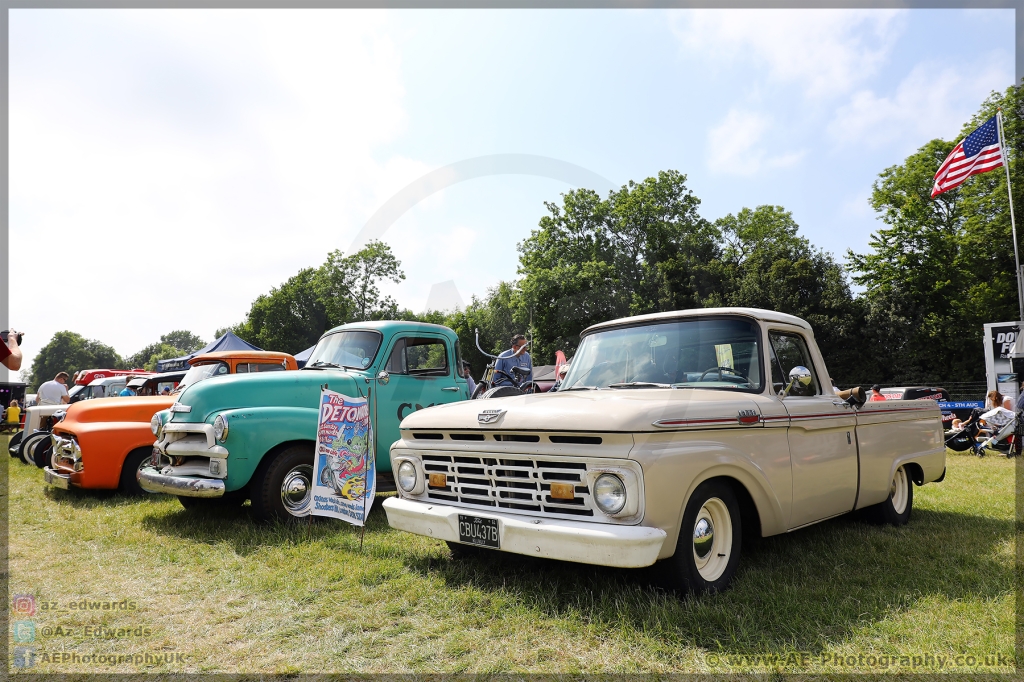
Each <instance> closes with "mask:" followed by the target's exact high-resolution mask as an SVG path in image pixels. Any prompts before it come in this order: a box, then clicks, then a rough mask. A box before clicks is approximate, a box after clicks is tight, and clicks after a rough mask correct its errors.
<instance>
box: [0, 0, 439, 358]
mask: <svg viewBox="0 0 1024 682" xmlns="http://www.w3.org/2000/svg"><path fill="white" fill-rule="evenodd" d="M387 29H388V26H387V15H386V13H383V12H378V11H368V12H356V11H347V10H346V11H341V10H337V11H326V12H316V13H313V12H306V11H295V12H291V11H280V10H273V11H267V10H257V11H231V12H230V13H229V12H220V11H212V10H204V11H197V12H191V11H181V10H175V11H173V12H172V11H133V12H104V11H95V10H94V11H67V10H61V11H56V12H49V13H47V12H35V11H16V12H14V13H12V20H11V26H10V32H11V36H12V46H11V63H10V140H11V145H10V228H11V229H10V249H11V251H10V256H11V257H10V264H11V275H10V277H11V282H12V285H13V291H14V293H13V295H12V296H11V314H10V317H11V322H12V324H13V325H15V326H16V328H18V329H25V330H27V331H29V335H27V336H26V348H25V350H26V354H27V355H28V356H31V355H33V354H34V353H35V352H36V351H38V349H39V347H40V346H41V345H42V344H43V343H45V342H46V341H47V340H48V339H49V338H50V337H51V336H52V334H53V333H54V332H56V331H59V330H62V329H72V330H75V331H78V332H80V333H82V334H83V335H85V336H87V337H90V338H96V339H100V340H102V341H104V342H106V343H110V344H112V345H114V346H115V348H116V349H117V350H118V351H119V352H121V353H122V354H127V353H131V352H134V351H136V350H138V349H139V348H141V347H142V346H144V345H145V344H147V343H151V342H152V341H153V340H155V339H156V337H157V336H158V335H159V334H160V333H164V332H167V331H170V330H171V329H181V328H187V329H191V330H192V331H194V332H196V333H198V334H200V335H201V336H202V337H203V338H205V339H207V340H209V339H210V338H212V335H213V331H214V330H215V329H216V328H217V327H220V326H224V325H227V324H231V323H234V322H237V321H239V320H241V319H242V317H243V316H244V314H245V313H246V312H247V311H248V308H249V304H250V303H251V302H252V300H253V299H254V298H255V297H256V296H257V295H259V294H261V293H265V292H266V291H267V290H269V289H270V287H272V286H275V285H277V284H280V283H281V282H282V281H284V280H285V279H287V278H288V277H290V276H292V275H293V274H295V272H296V271H297V270H298V269H299V268H300V267H305V266H312V265H318V264H319V263H321V262H322V261H323V258H324V256H325V255H326V253H327V252H328V251H330V250H331V249H334V248H345V247H346V246H347V245H348V243H349V241H350V240H351V238H352V236H354V234H355V233H356V232H357V231H358V229H359V228H360V227H361V226H362V223H363V221H365V220H366V218H367V217H369V215H370V214H371V213H372V212H373V210H375V209H376V207H377V206H378V205H379V203H380V202H381V201H383V200H384V199H386V198H387V197H388V196H390V195H391V194H392V193H394V192H395V191H397V190H398V189H400V188H401V187H402V186H404V184H406V183H408V182H410V181H412V180H413V179H415V178H416V177H418V176H420V175H422V174H423V173H424V172H425V171H426V170H429V168H428V167H427V166H426V164H423V163H421V162H418V161H416V160H413V159H408V158H404V157H401V156H397V155H395V156H391V157H388V156H386V155H382V154H381V153H380V150H381V148H382V146H383V145H386V144H388V143H390V142H392V141H393V140H395V139H396V137H397V136H399V135H400V134H401V133H402V132H403V131H404V129H405V126H406V118H407V115H406V112H405V109H404V106H403V98H404V89H403V84H402V76H401V62H400V56H399V52H398V49H397V47H396V46H395V45H394V44H393V43H392V41H391V39H390V38H389V37H388V35H387ZM54 269H56V271H55V270H54ZM28 292H31V293H30V294H28ZM29 359H31V358H29Z"/></svg>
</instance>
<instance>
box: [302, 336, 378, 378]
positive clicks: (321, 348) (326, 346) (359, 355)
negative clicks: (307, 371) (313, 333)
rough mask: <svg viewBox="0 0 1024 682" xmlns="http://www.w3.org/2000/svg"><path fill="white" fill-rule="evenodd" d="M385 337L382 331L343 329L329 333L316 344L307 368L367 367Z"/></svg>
mask: <svg viewBox="0 0 1024 682" xmlns="http://www.w3.org/2000/svg"><path fill="white" fill-rule="evenodd" d="M382 338H383V337H382V336H381V334H380V332H370V331H343V332H335V333H334V334H329V335H327V336H325V337H323V338H322V339H320V342H319V343H317V344H316V348H314V349H313V352H312V353H311V354H310V356H309V360H308V361H307V362H306V368H314V367H351V368H353V369H365V368H367V367H369V366H370V364H371V363H372V362H373V357H374V356H375V355H376V354H377V349H378V348H380V342H381V339H382Z"/></svg>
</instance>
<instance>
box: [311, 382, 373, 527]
mask: <svg viewBox="0 0 1024 682" xmlns="http://www.w3.org/2000/svg"><path fill="white" fill-rule="evenodd" d="M372 443H373V431H372V428H371V425H370V409H369V405H368V403H367V401H366V398H350V397H349V396H347V395H342V394H341V393H337V392H335V391H330V390H328V389H322V390H321V392H320V419H319V423H318V425H317V431H316V460H315V461H314V466H313V469H314V471H313V506H312V508H311V510H310V511H311V512H312V513H313V514H316V515H317V516H333V517H334V518H336V519H342V520H344V521H348V522H349V523H352V524H355V525H357V526H362V525H364V524H365V523H366V516H367V514H369V512H370V507H371V506H373V496H374V494H375V493H376V489H377V470H376V463H375V462H374V453H373V448H372Z"/></svg>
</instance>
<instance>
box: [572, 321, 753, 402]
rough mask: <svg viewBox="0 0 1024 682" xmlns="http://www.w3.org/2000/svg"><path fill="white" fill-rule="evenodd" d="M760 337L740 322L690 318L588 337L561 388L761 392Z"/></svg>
mask: <svg viewBox="0 0 1024 682" xmlns="http://www.w3.org/2000/svg"><path fill="white" fill-rule="evenodd" d="M761 357H762V354H761V350H760V333H759V331H758V327H757V325H756V324H755V323H754V322H751V321H748V320H744V319H707V318H704V319H694V320H679V321H673V322H666V323H662V324H651V325H645V326H638V327H626V328H622V329H609V330H606V331H599V332H595V333H593V334H588V335H587V336H585V337H584V338H583V341H582V342H581V343H580V347H579V350H577V351H576V356H575V357H574V358H573V360H572V365H571V366H570V370H569V375H568V376H566V378H565V385H564V388H562V389H561V390H563V391H565V390H575V389H582V388H590V389H594V388H658V387H663V388H718V389H732V390H743V391H758V392H759V391H760V390H761V386H762V384H763V379H762V375H763V371H762V367H761Z"/></svg>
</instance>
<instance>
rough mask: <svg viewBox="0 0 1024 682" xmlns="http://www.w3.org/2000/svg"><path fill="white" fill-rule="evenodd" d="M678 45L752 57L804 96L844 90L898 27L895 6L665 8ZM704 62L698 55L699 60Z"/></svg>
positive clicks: (724, 56) (872, 65)
mask: <svg viewBox="0 0 1024 682" xmlns="http://www.w3.org/2000/svg"><path fill="white" fill-rule="evenodd" d="M671 17H672V30H673V32H674V33H675V35H676V36H677V37H678V39H679V40H680V41H681V43H682V44H683V46H684V47H685V48H687V49H689V50H690V51H692V52H696V53H699V54H700V55H701V56H702V57H711V58H712V60H719V61H720V60H726V61H739V60H743V61H744V62H745V63H749V62H753V63H755V64H756V65H758V66H763V67H764V68H765V69H767V71H768V74H769V76H770V77H771V79H773V80H775V81H778V82H782V83H796V84H798V85H799V86H800V87H802V88H803V89H804V92H805V94H806V95H807V96H808V97H814V98H816V97H824V96H832V95H836V94H841V93H845V92H848V91H849V90H851V89H852V88H854V87H856V85H857V84H858V83H861V82H863V81H865V80H867V79H869V78H870V77H871V76H872V75H874V74H875V73H877V72H878V71H879V69H880V68H881V66H882V65H883V64H884V63H885V61H886V59H887V58H888V56H889V53H890V51H891V50H892V46H893V44H894V43H895V41H896V39H897V37H898V36H899V34H900V33H901V32H902V30H903V17H904V12H903V11H900V10H831V9H820V10H807V9H799V10H798V9H756V10H751V9H723V10H717V9H708V10H703V9H702V10H678V11H673V12H671ZM702 61H703V59H702Z"/></svg>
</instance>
